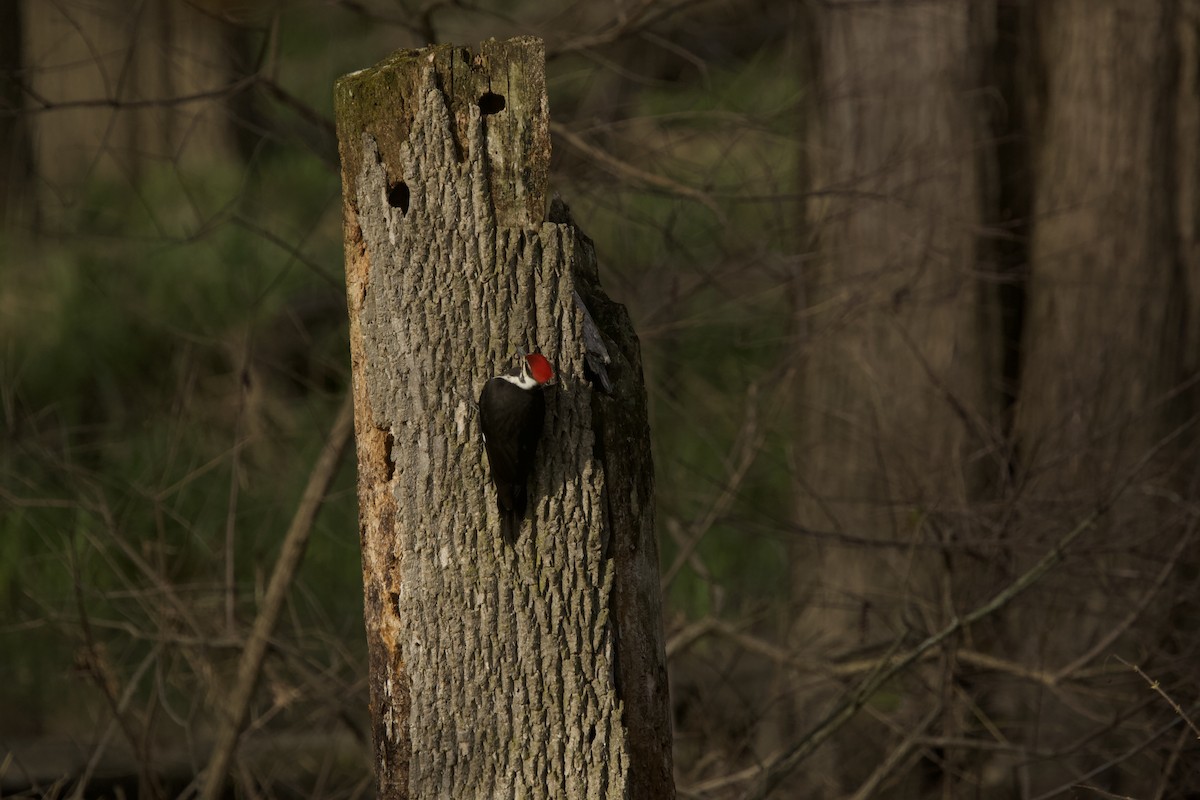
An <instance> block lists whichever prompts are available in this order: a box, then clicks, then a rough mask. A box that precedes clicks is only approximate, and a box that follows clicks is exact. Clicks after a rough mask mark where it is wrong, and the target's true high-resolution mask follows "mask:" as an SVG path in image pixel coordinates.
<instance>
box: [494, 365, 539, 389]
mask: <svg viewBox="0 0 1200 800" xmlns="http://www.w3.org/2000/svg"><path fill="white" fill-rule="evenodd" d="M514 372H516V371H515V370H514ZM499 377H501V378H503V379H504V380H506V381H508V382H509V383H511V384H512V385H513V386H516V387H517V388H520V389H532V388H534V387H535V386H537V385H538V382H537V381H535V380H534V379H533V376H532V375H530V374H529V364H528V363H523V364H522V365H521V371H520V372H517V373H516V374H511V373H510V374H508V375H501V376H499Z"/></svg>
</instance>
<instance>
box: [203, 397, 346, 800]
mask: <svg viewBox="0 0 1200 800" xmlns="http://www.w3.org/2000/svg"><path fill="white" fill-rule="evenodd" d="M353 430H354V406H353V403H352V402H351V397H350V394H349V393H347V396H346V399H345V401H344V402H343V403H342V408H341V410H340V411H339V412H338V416H337V420H336V421H335V422H334V423H333V428H332V430H330V432H329V437H328V438H327V439H326V440H325V447H324V448H323V449H322V450H321V454H320V455H319V456H318V457H317V462H316V464H314V465H313V469H312V472H311V473H310V474H309V476H308V485H307V486H306V487H305V489H304V495H303V496H302V497H301V498H300V505H299V506H298V507H297V508H296V514H295V516H293V517H292V524H291V526H290V527H289V528H288V532H287V535H286V536H285V537H284V539H283V547H282V548H281V549H280V552H279V560H278V561H276V562H275V569H274V571H273V572H272V573H271V581H270V583H269V584H268V585H267V592H266V595H265V596H264V597H263V603H262V608H261V609H260V611H259V612H258V616H257V617H256V618H255V620H254V627H253V628H252V629H251V631H250V635H249V636H248V637H247V639H246V648H245V650H244V651H243V652H242V659H241V662H240V663H239V664H238V674H237V680H236V682H235V684H234V687H233V691H232V692H231V693H230V699H229V704H228V707H227V709H226V713H225V714H224V715H223V716H222V717H221V719H220V721H219V727H218V729H217V736H216V743H215V744H214V745H213V752H212V756H211V758H210V759H209V762H208V767H207V769H206V770H205V772H204V778H203V783H202V788H201V791H200V797H201V798H202V800H216V798H217V797H219V796H220V795H221V790H222V788H223V787H224V784H225V777H226V775H227V774H228V772H229V764H230V762H231V761H232V759H233V751H234V748H235V747H236V746H237V740H238V736H239V735H240V734H241V730H242V726H243V725H244V724H245V722H246V715H247V714H248V713H249V708H250V699H251V696H252V695H253V694H254V687H255V686H256V685H257V683H258V677H259V674H260V673H261V671H262V665H263V659H264V658H265V657H266V654H267V640H268V639H269V638H270V636H271V632H272V631H274V629H275V624H276V622H278V620H279V614H280V612H281V611H282V610H283V605H284V601H285V600H286V599H287V593H288V589H289V588H290V587H291V584H292V579H293V578H294V577H295V575H296V571H297V569H298V568H299V566H300V562H301V560H302V559H303V557H304V550H305V547H306V546H307V544H308V537H309V534H310V533H311V532H312V528H313V523H314V522H315V520H316V517H317V512H318V511H319V510H320V509H321V506H322V504H323V503H324V501H325V495H326V492H327V491H328V490H329V485H330V484H331V483H332V482H333V478H334V476H335V475H336V474H337V470H338V465H339V464H340V463H341V460H342V453H344V452H345V450H346V445H347V444H348V443H349V441H350V439H351V435H352V433H353Z"/></svg>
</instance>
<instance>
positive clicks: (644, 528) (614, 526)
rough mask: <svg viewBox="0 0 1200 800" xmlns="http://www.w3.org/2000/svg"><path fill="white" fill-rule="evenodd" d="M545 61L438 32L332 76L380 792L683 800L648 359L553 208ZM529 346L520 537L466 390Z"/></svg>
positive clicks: (580, 241) (513, 48)
mask: <svg viewBox="0 0 1200 800" xmlns="http://www.w3.org/2000/svg"><path fill="white" fill-rule="evenodd" d="M543 60H544V55H543V49H542V45H541V42H540V41H538V40H534V39H518V40H512V41H509V42H494V41H493V42H486V43H484V44H483V45H482V46H481V47H480V49H479V51H478V53H472V52H470V51H468V50H467V49H465V48H453V47H447V46H439V47H432V48H428V49H426V50H422V51H408V52H401V53H398V54H396V55H395V56H393V57H392V58H390V59H388V60H387V61H385V62H382V63H381V64H379V65H377V66H376V67H373V68H372V69H370V70H364V71H362V72H359V73H355V74H353V75H349V76H346V77H345V78H343V79H342V80H341V81H339V83H338V87H337V93H336V105H337V114H338V136H339V141H340V148H341V154H342V164H343V185H344V198H345V216H346V257H347V286H348V299H349V306H350V316H351V348H352V357H353V362H354V364H353V371H354V383H355V387H354V389H355V402H356V434H357V443H358V455H359V495H360V514H361V530H362V549H363V577H364V584H365V591H366V623H367V638H368V647H369V651H370V666H371V676H370V682H371V703H372V716H373V725H374V738H375V749H376V762H377V768H378V770H379V776H378V777H379V786H380V793H379V796H380V797H381V798H393V797H414V798H433V797H437V798H441V797H452V798H471V797H489V798H490V797H531V798H540V797H589V798H590V797H625V796H632V797H646V798H652V797H671V796H673V788H672V786H671V760H670V727H669V718H668V716H667V702H666V701H667V686H666V672H665V658H664V655H663V642H662V633H661V609H660V602H659V596H658V564H657V547H656V542H655V539H654V530H653V512H652V508H653V506H652V503H653V486H652V472H651V468H650V459H649V441H648V427H647V423H646V413H645V391H644V386H643V384H642V379H641V363H640V355H639V353H638V348H637V340H636V337H634V335H633V332H632V330H631V328H630V326H629V322H628V317H627V315H626V314H625V312H624V309H622V308H621V307H620V306H617V305H615V304H612V303H610V302H609V301H607V299H606V298H604V297H603V295H602V294H601V293H600V290H599V286H598V283H597V281H596V265H595V253H594V250H593V249H592V247H591V246H590V242H588V241H587V239H586V237H583V236H582V234H580V233H579V232H578V230H577V229H576V228H575V227H574V226H573V224H571V223H570V222H569V221H568V220H566V219H565V209H563V208H560V209H559V211H558V213H557V214H556V217H557V218H558V219H559V220H561V221H559V222H545V221H544V219H545V211H544V209H545V207H546V174H547V165H548V162H549V139H548V133H547V130H548V112H547V104H546V95H545V83H544V74H543V69H544V65H543ZM500 98H503V108H502V109H501V103H500ZM576 294H578V295H579V296H580V297H581V298H582V299H583V300H584V301H585V302H587V303H588V305H589V306H590V308H591V311H592V314H593V316H594V317H595V319H596V322H597V324H598V325H599V327H600V330H601V333H602V335H603V336H604V338H605V340H606V344H607V345H608V350H609V353H610V354H611V355H612V358H613V363H612V365H611V367H612V377H613V379H614V391H613V393H612V395H601V394H600V393H598V392H597V391H596V389H595V388H594V387H593V385H592V384H591V383H590V382H589V381H588V380H587V378H586V377H585V375H584V368H583V358H584V352H583V330H582V328H583V312H582V311H581V310H580V307H579V305H578V304H577V302H576V300H575V296H576ZM519 346H523V347H526V348H530V349H537V350H539V351H540V352H542V353H544V354H545V355H546V356H547V357H549V358H550V359H551V361H553V362H554V364H555V365H556V368H557V371H558V375H559V385H558V386H557V387H555V388H553V389H551V390H550V391H549V392H548V394H547V422H546V428H545V432H544V434H543V439H542V444H541V447H540V450H539V460H538V464H537V466H536V469H535V476H534V479H533V482H532V484H531V487H530V492H531V497H530V512H529V521H528V522H527V523H526V524H525V525H524V526H523V529H522V532H521V535H520V537H519V538H518V541H517V543H516V545H515V546H514V547H511V548H510V547H507V546H505V545H504V544H503V542H502V541H501V538H500V528H499V526H500V520H499V516H498V514H497V511H496V505H495V496H494V493H493V490H492V488H491V486H490V483H489V480H488V476H487V468H486V460H485V457H484V452H483V447H482V443H481V441H480V436H479V427H478V422H477V413H476V409H475V405H474V404H475V399H476V398H477V396H478V393H479V390H480V388H481V386H482V384H483V381H484V380H485V379H486V378H487V377H488V376H490V375H494V374H496V373H497V372H499V371H501V370H504V369H507V368H508V367H510V366H511V365H512V364H513V363H514V359H515V350H516V348H517V347H519ZM618 631H619V636H618ZM622 692H623V693H624V694H622Z"/></svg>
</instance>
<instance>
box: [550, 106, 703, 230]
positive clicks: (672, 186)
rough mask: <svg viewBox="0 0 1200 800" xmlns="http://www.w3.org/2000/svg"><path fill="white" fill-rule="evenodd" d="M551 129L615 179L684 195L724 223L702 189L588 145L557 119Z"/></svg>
mask: <svg viewBox="0 0 1200 800" xmlns="http://www.w3.org/2000/svg"><path fill="white" fill-rule="evenodd" d="M550 132H551V133H553V134H554V135H555V136H556V137H558V138H559V139H561V140H562V141H564V142H566V143H567V144H568V145H570V146H571V147H573V148H574V149H576V150H578V151H579V152H580V153H583V154H584V155H585V156H587V157H588V158H590V159H592V160H593V161H595V162H596V163H597V164H599V165H600V166H601V167H603V168H604V169H606V170H608V171H609V172H611V173H612V174H613V175H615V176H617V177H618V178H625V179H626V180H629V181H632V182H634V183H636V184H642V185H644V186H651V187H654V188H656V189H661V190H663V191H665V192H667V193H669V194H674V195H678V196H679V197H686V198H687V199H689V200H695V201H696V202H697V203H699V204H700V205H702V206H704V207H705V208H707V209H708V210H709V211H711V212H712V213H713V214H714V215H715V216H716V217H717V219H718V220H719V221H720V222H721V223H722V224H724V223H725V212H724V211H722V210H721V207H720V206H719V205H717V201H716V200H713V199H712V197H711V196H710V195H709V194H708V193H707V192H702V191H700V190H699V189H695V188H693V187H691V186H686V185H684V184H682V183H680V182H679V181H677V180H675V179H673V178H668V177H666V176H665V175H659V174H657V173H654V172H647V171H646V170H644V169H639V168H637V167H635V166H633V165H632V164H630V163H629V162H627V161H622V160H621V159H619V158H617V157H616V156H614V155H612V154H611V153H608V152H606V151H604V150H601V149H600V148H599V147H596V146H595V145H592V144H589V143H588V142H587V141H586V140H585V139H584V138H583V137H582V136H580V135H579V134H577V133H575V132H574V131H572V130H571V129H570V128H568V127H566V126H565V125H562V124H560V123H557V122H551V123H550Z"/></svg>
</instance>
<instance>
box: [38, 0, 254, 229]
mask: <svg viewBox="0 0 1200 800" xmlns="http://www.w3.org/2000/svg"><path fill="white" fill-rule="evenodd" d="M20 2H21V3H22V9H23V11H24V16H25V20H24V30H25V36H24V73H23V74H24V79H25V82H26V84H27V85H28V86H29V89H30V92H29V95H28V96H29V97H30V98H32V99H31V100H28V101H27V107H30V108H32V109H37V111H36V113H33V114H31V115H30V116H29V117H27V118H26V119H27V122H28V123H29V124H30V126H31V136H32V138H33V141H34V153H35V156H34V159H35V160H34V165H33V169H34V172H35V174H36V175H37V176H38V179H39V184H40V185H41V186H42V187H44V192H45V194H44V197H43V200H44V201H46V200H52V201H55V202H62V201H63V199H64V194H65V199H69V198H70V193H71V191H72V189H73V188H74V187H75V186H76V185H77V184H78V183H80V182H81V180H82V178H83V177H85V176H95V175H100V176H106V175H119V176H124V177H126V178H136V177H137V176H139V175H141V174H142V173H143V172H144V171H145V170H146V169H147V165H148V164H149V165H151V166H153V165H155V164H161V165H164V166H167V167H173V168H187V167H191V168H195V167H199V166H204V165H211V164H213V163H219V162H227V161H229V160H230V159H231V158H233V157H234V156H235V155H236V152H237V150H236V142H235V136H234V132H233V126H232V125H231V122H230V120H229V119H228V117H227V116H226V115H225V114H224V112H223V106H222V104H221V100H222V97H221V91H222V90H223V89H225V87H227V86H228V85H229V83H230V82H231V80H232V71H233V70H232V68H231V64H232V63H233V60H234V53H233V52H232V51H231V49H230V47H229V42H228V39H227V33H226V31H225V29H224V25H223V23H222V22H220V20H219V18H218V16H217V12H218V11H219V10H220V6H221V3H220V2H198V3H197V2H187V1H186V0H147V2H142V3H127V2H123V0H96V1H95V2H78V1H77V0H65V2H55V3H45V2H40V0H20ZM45 109H49V110H45ZM43 205H45V203H43Z"/></svg>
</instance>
